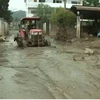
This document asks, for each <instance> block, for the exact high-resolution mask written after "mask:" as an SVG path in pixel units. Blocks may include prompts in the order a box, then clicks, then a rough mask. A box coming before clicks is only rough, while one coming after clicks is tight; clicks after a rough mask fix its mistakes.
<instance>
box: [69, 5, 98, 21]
mask: <svg viewBox="0 0 100 100" xmlns="http://www.w3.org/2000/svg"><path fill="white" fill-rule="evenodd" d="M70 10H71V11H72V12H74V13H75V14H77V11H79V12H80V16H81V18H83V19H100V7H88V6H77V5H76V6H72V7H71V9H70Z"/></svg>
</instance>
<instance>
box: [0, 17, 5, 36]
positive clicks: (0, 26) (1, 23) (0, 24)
mask: <svg viewBox="0 0 100 100" xmlns="http://www.w3.org/2000/svg"><path fill="white" fill-rule="evenodd" d="M3 35H4V18H0V36H3Z"/></svg>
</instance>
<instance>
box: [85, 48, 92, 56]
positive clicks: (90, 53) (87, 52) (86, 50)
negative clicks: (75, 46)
mask: <svg viewBox="0 0 100 100" xmlns="http://www.w3.org/2000/svg"><path fill="white" fill-rule="evenodd" d="M84 53H85V54H89V55H93V54H94V51H93V50H91V49H89V48H85V51H84Z"/></svg>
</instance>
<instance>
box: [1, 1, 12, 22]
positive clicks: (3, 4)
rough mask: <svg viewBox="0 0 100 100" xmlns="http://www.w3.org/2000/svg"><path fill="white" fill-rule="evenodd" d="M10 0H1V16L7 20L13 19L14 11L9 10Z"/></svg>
mask: <svg viewBox="0 0 100 100" xmlns="http://www.w3.org/2000/svg"><path fill="white" fill-rule="evenodd" d="M8 3H9V0H0V17H3V18H4V19H5V20H6V21H7V22H9V21H11V20H12V17H11V14H12V12H11V11H9V10H8V6H9V4H8Z"/></svg>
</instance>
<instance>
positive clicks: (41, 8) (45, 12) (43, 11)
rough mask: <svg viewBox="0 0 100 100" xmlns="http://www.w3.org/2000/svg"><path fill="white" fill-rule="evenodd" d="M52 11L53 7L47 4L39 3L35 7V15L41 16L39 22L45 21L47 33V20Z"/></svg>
mask: <svg viewBox="0 0 100 100" xmlns="http://www.w3.org/2000/svg"><path fill="white" fill-rule="evenodd" d="M52 12H53V8H51V7H50V6H49V5H43V4H39V5H38V7H37V11H36V15H37V16H39V17H40V18H41V23H42V24H43V23H46V29H47V33H48V32H49V21H50V17H51V14H52Z"/></svg>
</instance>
